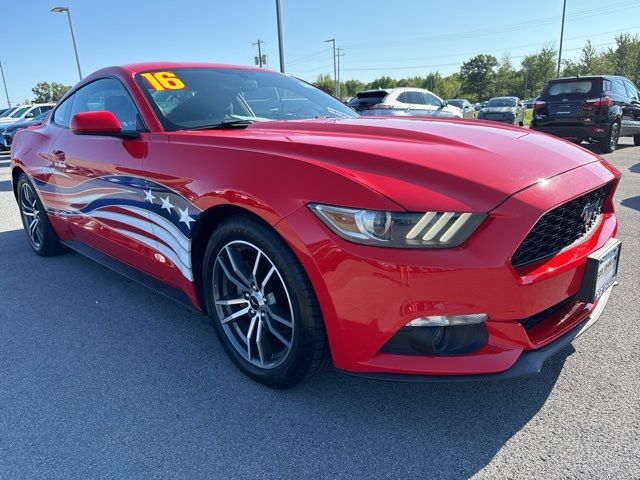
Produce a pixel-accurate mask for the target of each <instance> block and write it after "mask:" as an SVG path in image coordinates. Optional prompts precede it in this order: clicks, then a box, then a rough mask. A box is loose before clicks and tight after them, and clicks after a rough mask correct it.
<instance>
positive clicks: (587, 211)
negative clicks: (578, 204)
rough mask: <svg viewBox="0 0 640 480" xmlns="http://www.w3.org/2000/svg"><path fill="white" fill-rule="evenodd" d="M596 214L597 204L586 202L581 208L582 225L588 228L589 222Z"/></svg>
mask: <svg viewBox="0 0 640 480" xmlns="http://www.w3.org/2000/svg"><path fill="white" fill-rule="evenodd" d="M597 214H598V204H597V203H595V202H589V203H587V204H586V205H585V206H584V208H583V209H582V215H581V216H582V220H583V221H584V226H585V228H586V229H587V230H588V229H589V227H590V226H591V222H593V220H594V218H595V216H596V215H597Z"/></svg>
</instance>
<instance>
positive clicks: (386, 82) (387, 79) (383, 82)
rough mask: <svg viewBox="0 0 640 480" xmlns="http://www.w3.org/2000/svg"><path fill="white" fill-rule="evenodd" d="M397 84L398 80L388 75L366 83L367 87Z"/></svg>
mask: <svg viewBox="0 0 640 480" xmlns="http://www.w3.org/2000/svg"><path fill="white" fill-rule="evenodd" d="M397 86H398V81H397V80H396V79H395V78H391V77H389V76H382V77H380V78H376V79H375V80H374V81H373V82H370V83H368V84H367V88H396V87H397Z"/></svg>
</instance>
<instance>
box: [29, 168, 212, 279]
mask: <svg viewBox="0 0 640 480" xmlns="http://www.w3.org/2000/svg"><path fill="white" fill-rule="evenodd" d="M34 183H35V185H36V186H37V188H38V192H39V194H40V198H41V200H42V203H43V204H44V206H45V207H46V208H47V211H48V212H49V213H51V214H54V215H60V216H64V217H73V216H84V217H88V218H91V219H93V220H95V221H98V222H100V223H102V224H104V225H106V226H108V227H109V228H111V229H113V230H115V231H117V232H119V233H120V234H122V235H125V236H127V237H129V238H131V239H133V240H135V241H137V242H139V243H142V244H144V245H146V246H147V247H149V248H151V249H153V250H155V251H157V252H158V253H160V254H161V255H163V256H164V257H165V258H167V259H169V260H170V261H171V262H172V263H173V264H174V265H175V266H176V267H177V268H178V269H179V270H180V271H181V272H182V274H183V275H184V276H185V277H186V278H187V279H188V280H190V281H193V273H192V270H191V238H192V230H193V226H194V224H195V222H196V221H197V220H198V216H199V215H200V213H202V212H201V210H200V209H198V208H197V207H196V206H195V205H193V203H191V202H190V201H189V200H187V199H186V198H184V197H182V196H181V195H179V194H178V193H176V192H175V191H173V190H171V189H170V188H167V187H166V186H164V185H162V184H160V183H156V182H152V181H149V180H146V179H144V178H140V177H133V176H125V175H106V176H101V177H95V178H91V179H88V180H84V181H82V182H80V183H77V184H75V185H70V184H69V183H70V182H68V181H67V182H64V184H65V185H53V184H51V183H47V182H44V181H42V180H38V179H34ZM61 183H62V182H61Z"/></svg>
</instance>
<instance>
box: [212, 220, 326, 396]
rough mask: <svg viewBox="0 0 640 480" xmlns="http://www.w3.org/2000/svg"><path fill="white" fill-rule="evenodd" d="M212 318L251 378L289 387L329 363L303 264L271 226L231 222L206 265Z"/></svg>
mask: <svg viewBox="0 0 640 480" xmlns="http://www.w3.org/2000/svg"><path fill="white" fill-rule="evenodd" d="M204 275H205V279H204V280H205V281H204V285H205V288H206V302H207V309H208V311H209V315H210V316H211V319H212V321H213V325H214V329H215V332H216V335H217V337H218V339H219V340H220V342H221V343H222V345H223V347H224V349H225V351H226V352H227V354H228V355H229V357H230V358H231V360H232V361H233V362H234V363H235V365H236V366H237V367H238V368H239V369H240V370H242V371H243V372H244V373H245V374H246V375H248V376H249V377H251V378H252V379H254V380H256V381H258V382H260V383H263V384H265V385H267V386H269V387H272V388H288V387H292V386H294V385H296V384H297V383H299V382H300V381H302V380H304V379H306V378H309V377H311V376H313V375H315V374H316V373H318V372H319V371H321V370H322V368H323V367H324V366H325V365H326V364H327V363H328V360H329V353H328V345H327V340H326V334H325V330H324V323H323V320H322V314H321V312H320V307H319V305H318V301H317V299H316V296H315V293H314V291H313V289H312V287H311V284H310V282H309V280H308V278H307V276H306V274H305V272H304V270H303V268H302V266H301V265H300V264H299V262H298V260H297V258H296V257H295V256H294V255H293V253H292V252H291V251H290V249H289V248H288V247H287V245H286V244H285V243H284V242H283V241H282V240H281V239H280V238H279V237H278V236H277V234H275V232H273V231H272V230H271V229H269V228H268V227H267V226H265V225H263V224H261V223H260V222H258V221H256V220H254V219H252V218H248V217H245V216H240V217H234V218H231V219H229V220H227V221H225V222H224V223H223V224H222V225H221V226H220V227H218V228H217V229H216V231H215V233H214V234H213V235H212V237H211V239H210V240H209V244H208V246H207V251H206V254H205V260H204Z"/></svg>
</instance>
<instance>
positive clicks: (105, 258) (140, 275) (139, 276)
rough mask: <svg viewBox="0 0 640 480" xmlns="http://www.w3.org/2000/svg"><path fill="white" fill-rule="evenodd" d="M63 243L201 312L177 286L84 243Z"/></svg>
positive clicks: (67, 241) (69, 241) (130, 278)
mask: <svg viewBox="0 0 640 480" xmlns="http://www.w3.org/2000/svg"><path fill="white" fill-rule="evenodd" d="M60 243H62V244H63V245H65V246H67V247H69V248H70V249H71V250H74V251H76V252H78V253H79V254H81V255H84V256H85V257H87V258H90V259H91V260H93V261H95V262H97V263H99V264H100V265H102V266H104V267H107V268H108V269H110V270H113V271H114V272H116V273H119V274H120V275H122V276H124V277H126V278H128V279H129V280H133V281H134V282H137V283H139V284H141V285H144V286H145V287H148V288H150V289H151V290H153V291H154V292H157V293H159V294H161V295H164V296H165V297H167V298H170V299H171V300H174V301H176V302H178V303H180V304H182V305H184V306H185V307H188V308H189V309H190V310H193V311H195V312H197V313H202V312H201V311H200V310H198V309H196V308H195V307H194V306H193V303H191V301H190V300H189V297H188V296H187V294H186V293H184V292H183V291H182V290H179V289H177V288H173V287H170V286H168V285H166V284H164V283H162V282H161V281H160V280H158V279H156V278H154V277H152V276H150V275H147V274H146V273H144V272H141V271H140V270H137V269H135V268H133V267H130V266H129V265H127V264H126V263H123V262H121V261H120V260H117V259H115V258H113V257H111V256H109V255H106V254H104V253H102V252H100V251H98V250H96V249H95V248H93V247H90V246H89V245H87V244H86V243H82V242H79V241H77V240H65V241H62V240H61V241H60Z"/></svg>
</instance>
